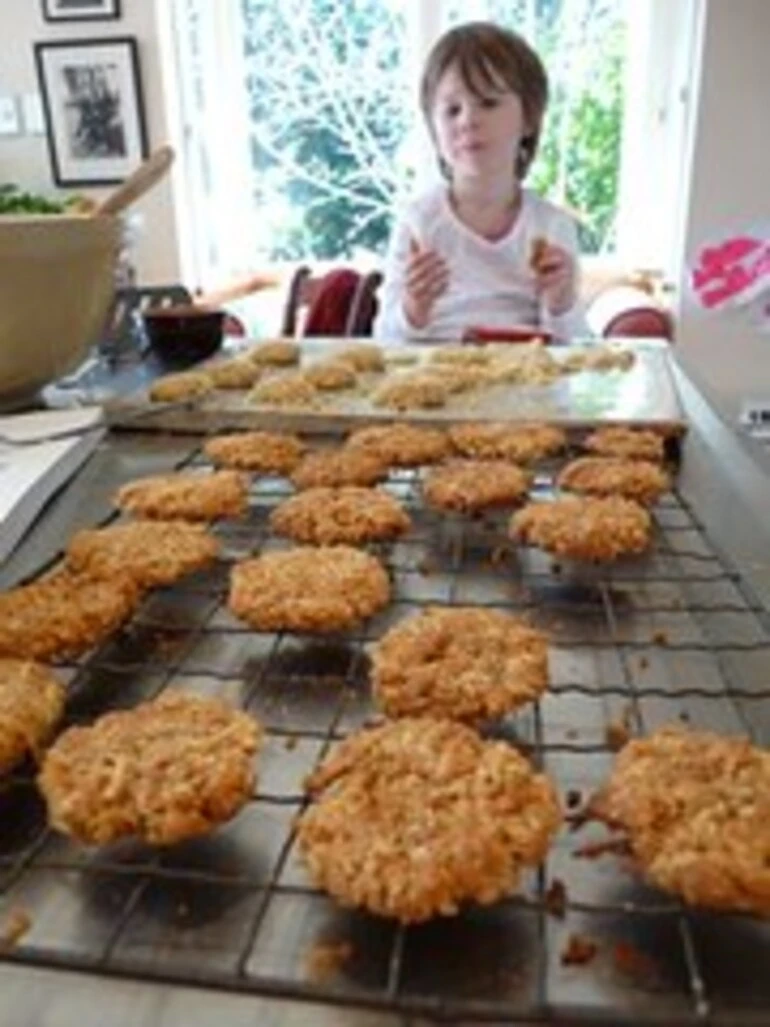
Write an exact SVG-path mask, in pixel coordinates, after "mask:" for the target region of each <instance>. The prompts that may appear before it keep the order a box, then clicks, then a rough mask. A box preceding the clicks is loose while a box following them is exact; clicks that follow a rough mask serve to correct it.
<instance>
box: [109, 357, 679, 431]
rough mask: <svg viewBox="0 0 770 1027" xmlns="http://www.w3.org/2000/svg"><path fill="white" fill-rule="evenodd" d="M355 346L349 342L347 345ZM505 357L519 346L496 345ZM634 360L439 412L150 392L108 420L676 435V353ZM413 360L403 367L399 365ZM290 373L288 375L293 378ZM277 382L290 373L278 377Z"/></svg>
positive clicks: (354, 394) (342, 401) (488, 394)
mask: <svg viewBox="0 0 770 1027" xmlns="http://www.w3.org/2000/svg"><path fill="white" fill-rule="evenodd" d="M349 341H350V340H348V342H349ZM344 345H345V341H344V340H327V341H321V340H318V339H316V340H306V341H303V344H302V361H303V364H304V363H305V362H313V361H315V360H318V359H321V358H323V357H325V356H328V355H330V354H334V353H335V352H337V351H339V349H340V348H341V347H343V346H344ZM494 345H495V348H496V349H499V350H500V351H505V350H506V349H511V348H512V349H513V350H514V351H515V349H516V346H515V345H513V346H512V347H511V346H510V345H508V346H506V345H505V344H494ZM623 345H624V348H627V349H632V350H633V351H634V353H635V355H636V359H635V361H634V364H633V366H632V367H630V368H629V369H627V370H612V371H584V372H581V373H579V374H569V375H565V376H562V377H560V378H558V379H557V380H556V381H554V382H552V383H551V384H549V385H539V386H533V385H497V386H494V387H493V388H488V389H484V390H480V391H478V392H470V393H462V394H459V395H456V396H451V397H450V398H449V401H448V403H447V405H446V406H445V407H442V408H439V409H436V410H416V409H415V410H406V411H401V412H398V411H394V410H391V409H387V408H383V407H378V406H375V405H374V404H373V403H372V401H371V399H370V395H369V393H368V392H366V393H365V392H362V391H361V390H360V389H359V390H355V389H354V390H351V391H349V392H346V391H342V392H336V393H326V394H321V395H320V396H319V400H318V405H317V406H313V407H280V408H279V407H269V406H259V405H255V403H254V402H252V401H249V400H248V399H247V394H246V392H245V391H240V390H231V391H227V390H218V391H217V392H215V393H213V394H212V395H209V396H206V397H204V398H202V399H198V400H195V401H191V402H189V403H173V404H151V403H150V401H149V399H148V396H147V391H146V389H139V390H137V391H136V392H134V393H133V394H132V395H129V396H126V397H122V398H121V399H120V400H119V401H117V402H115V403H112V404H110V407H109V409H108V416H109V418H110V421H111V423H112V424H113V425H116V426H121V425H126V426H131V427H135V426H139V425H138V421H137V418H139V419H140V420H141V422H142V426H145V427H153V428H155V429H161V428H165V429H169V430H175V431H194V432H200V431H203V430H208V431H222V430H224V429H228V428H233V429H235V428H262V427H266V426H268V427H273V428H276V427H278V428H281V429H284V430H289V431H306V432H316V433H324V432H335V431H340V430H344V429H346V428H349V427H350V426H351V424H354V423H360V422H367V423H378V422H388V421H392V420H393V419H394V417H398V419H399V420H407V421H413V422H415V423H418V424H432V425H436V426H442V425H446V424H448V423H452V422H455V421H458V420H487V421H493V420H533V419H538V420H547V421H551V422H554V423H556V424H560V425H562V426H563V427H565V428H590V427H594V426H596V425H601V424H606V423H613V424H638V425H647V426H660V427H677V426H680V425H681V424H682V422H683V415H682V411H681V406H680V404H679V401H678V399H677V394H676V389H675V387H674V383H673V379H672V375H671V367H670V346H669V345H668V343H665V342H662V341H660V340H653V339H648V340H633V341H632V340H625V341H624V344H623ZM433 348H434V347H431V346H427V345H414V344H412V345H404V346H399V347H398V348H397V349H393V350H390V351H388V350H386V353H389V354H390V356H391V357H392V358H393V359H394V360H396V359H398V360H399V363H398V364H393V365H391V366H389V372H390V373H401V372H405V371H411V370H415V369H417V368H419V367H423V366H428V363H429V360H430V353H431V350H432V349H433ZM578 348H579V347H578V345H577V344H576V345H572V346H561V347H560V346H552V347H549V352H550V353H551V354H552V355H553V356H554V358H555V359H556V360H561V359H563V358H564V356H565V355H566V354H567V353H572V352H574V351H575V350H577V349H578ZM403 360H411V361H412V363H410V364H408V365H403V364H401V363H400V361H403ZM292 370H293V369H290V371H289V372H288V373H291V371H292ZM275 373H276V374H278V375H281V374H284V373H287V372H282V371H277V372H275ZM381 380H382V378H381V376H373V375H368V376H367V375H364V376H362V378H361V381H362V382H363V383H364V385H365V386H366V387H367V388H371V389H373V388H375V387H376V384H377V383H378V382H379V381H381Z"/></svg>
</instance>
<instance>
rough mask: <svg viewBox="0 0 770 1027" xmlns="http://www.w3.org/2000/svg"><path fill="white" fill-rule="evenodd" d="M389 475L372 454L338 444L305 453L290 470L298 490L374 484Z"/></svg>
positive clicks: (385, 466) (383, 465)
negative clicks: (323, 486)
mask: <svg viewBox="0 0 770 1027" xmlns="http://www.w3.org/2000/svg"><path fill="white" fill-rule="evenodd" d="M387 476H388V466H387V464H385V463H383V462H382V460H380V459H379V458H378V457H376V456H375V455H374V454H373V453H367V452H364V451H363V450H357V449H352V448H348V447H345V446H343V447H341V448H340V449H321V450H318V451H317V452H315V453H308V455H307V456H305V457H303V458H302V460H301V461H300V462H299V464H297V466H296V467H295V468H294V470H293V471H292V473H291V480H292V483H293V484H294V486H295V487H296V488H298V489H309V488H314V487H316V486H322V485H327V486H329V487H330V488H337V487H339V486H341V485H376V484H377V482H380V481H384V480H385V478H387Z"/></svg>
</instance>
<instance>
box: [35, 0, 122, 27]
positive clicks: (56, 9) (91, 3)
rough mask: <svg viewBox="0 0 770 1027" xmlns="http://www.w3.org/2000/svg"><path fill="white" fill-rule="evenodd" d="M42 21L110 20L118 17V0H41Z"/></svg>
mask: <svg viewBox="0 0 770 1027" xmlns="http://www.w3.org/2000/svg"><path fill="white" fill-rule="evenodd" d="M42 5H43V20H44V21H49V22H50V21H55V22H59V21H111V20H113V19H117V18H119V17H120V0H42Z"/></svg>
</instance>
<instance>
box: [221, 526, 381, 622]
mask: <svg viewBox="0 0 770 1027" xmlns="http://www.w3.org/2000/svg"><path fill="white" fill-rule="evenodd" d="M389 600H390V582H389V580H388V575H387V572H386V570H385V568H384V567H383V566H382V564H381V563H380V562H379V560H376V559H375V558H374V557H373V556H370V555H369V554H368V553H364V552H361V550H359V549H353V548H352V547H350V546H321V547H319V548H314V547H312V546H300V547H299V548H297V549H290V550H287V551H286V552H277V553H265V554H264V555H263V556H258V557H257V558H256V559H253V560H244V561H243V562H242V563H238V564H236V565H235V566H234V567H233V570H232V575H231V578H230V596H229V600H228V602H229V606H230V609H231V610H232V611H233V613H234V614H235V615H236V617H240V618H241V620H243V621H245V622H246V623H247V624H250V625H251V626H252V627H254V628H256V629H257V630H258V631H308V632H316V631H319V632H323V631H343V630H345V629H347V628H351V627H354V626H355V625H356V624H358V623H359V622H360V621H362V620H365V619H366V618H367V617H371V616H372V614H374V613H376V612H377V611H378V610H380V609H381V608H382V607H383V606H386V605H387V604H388V602H389Z"/></svg>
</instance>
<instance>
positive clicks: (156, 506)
mask: <svg viewBox="0 0 770 1027" xmlns="http://www.w3.org/2000/svg"><path fill="white" fill-rule="evenodd" d="M114 502H115V505H116V506H117V507H118V508H119V509H121V510H125V511H126V513H131V514H134V515H135V516H137V517H147V518H148V519H152V520H164V521H168V520H177V519H178V520H183V521H217V520H220V519H222V518H231V517H243V516H244V515H245V513H246V511H247V509H248V505H249V489H248V479H247V478H246V476H245V475H243V474H239V473H238V472H237V471H214V472H212V473H211V474H160V475H154V476H152V477H149V478H139V479H137V480H136V481H130V482H128V483H127V484H125V485H122V486H121V487H120V488H119V489H118V491H117V493H116V494H115V496H114Z"/></svg>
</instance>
